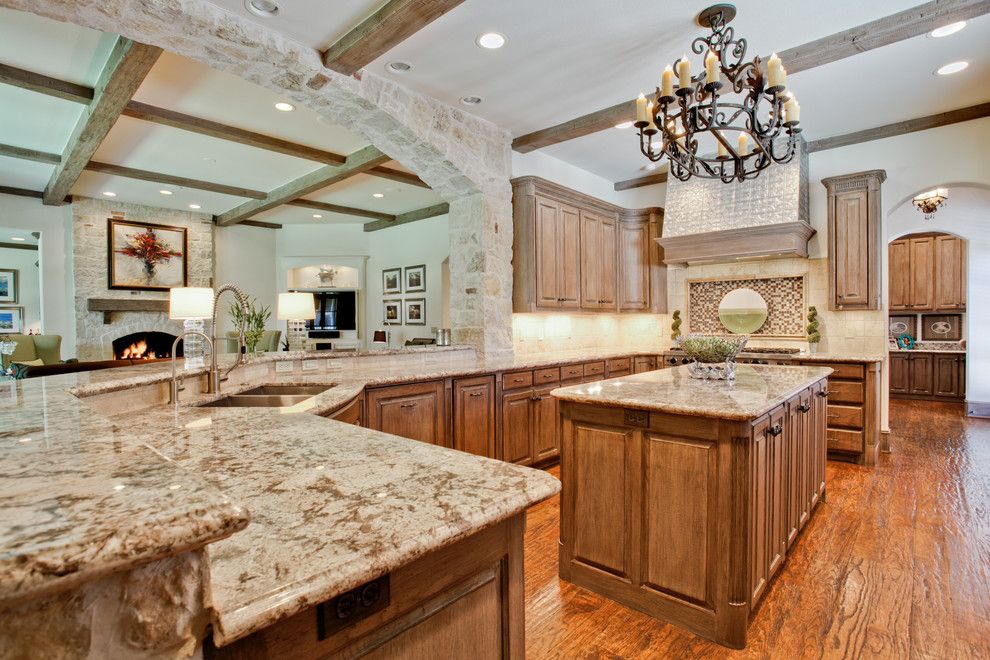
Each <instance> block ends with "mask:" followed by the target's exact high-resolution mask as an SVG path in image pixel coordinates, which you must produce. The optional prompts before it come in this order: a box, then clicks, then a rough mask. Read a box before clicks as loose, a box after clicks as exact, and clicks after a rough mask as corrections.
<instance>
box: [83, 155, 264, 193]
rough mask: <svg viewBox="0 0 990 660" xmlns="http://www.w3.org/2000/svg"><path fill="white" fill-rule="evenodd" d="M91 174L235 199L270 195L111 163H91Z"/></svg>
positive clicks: (87, 168)
mask: <svg viewBox="0 0 990 660" xmlns="http://www.w3.org/2000/svg"><path fill="white" fill-rule="evenodd" d="M84 169H86V170H89V171H91V172H100V173H101V174H109V175H111V176H121V177H124V178H127V179H138V180H139V181H151V182H154V183H164V184H167V185H172V186H181V187H183V188H193V189H195V190H205V191H207V192H215V193H221V194H223V195H232V196H234V197H248V198H250V199H265V197H267V196H268V193H266V192H264V191H263V190H251V189H250V188H240V187H238V186H227V185H224V184H222V183H210V182H209V181H200V180H199V179H187V178H186V177H182V176H172V175H170V174H161V173H158V172H149V171H147V170H138V169H134V168H133V167H123V166H121V165H111V164H110V163H98V162H96V161H90V162H89V163H87V164H86V167H85V168H84Z"/></svg>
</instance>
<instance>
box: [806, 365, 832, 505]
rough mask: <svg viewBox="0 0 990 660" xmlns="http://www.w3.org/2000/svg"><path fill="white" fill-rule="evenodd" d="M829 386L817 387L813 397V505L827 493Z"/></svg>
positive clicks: (811, 430)
mask: <svg viewBox="0 0 990 660" xmlns="http://www.w3.org/2000/svg"><path fill="white" fill-rule="evenodd" d="M827 388H828V384H827V382H826V383H822V384H820V385H817V386H815V388H814V394H813V396H812V397H811V407H812V418H811V428H810V431H809V432H810V433H811V436H812V438H813V442H812V451H814V452H815V465H816V470H815V480H814V486H815V493H814V497H813V499H812V504H815V503H817V502H818V500H819V499H820V498H821V496H822V495H823V494H824V493H825V464H826V461H827V458H828V433H827V431H826V428H827V425H828V399H827V398H826V396H827V395H826V393H825V390H826V389H827Z"/></svg>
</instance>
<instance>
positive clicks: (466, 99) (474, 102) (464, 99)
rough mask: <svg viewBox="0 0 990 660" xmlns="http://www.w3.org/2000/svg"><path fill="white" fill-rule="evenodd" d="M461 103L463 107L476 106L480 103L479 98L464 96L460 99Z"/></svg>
mask: <svg viewBox="0 0 990 660" xmlns="http://www.w3.org/2000/svg"><path fill="white" fill-rule="evenodd" d="M461 103H463V104H464V105H478V104H479V103H481V97H480V96H464V97H462V98H461Z"/></svg>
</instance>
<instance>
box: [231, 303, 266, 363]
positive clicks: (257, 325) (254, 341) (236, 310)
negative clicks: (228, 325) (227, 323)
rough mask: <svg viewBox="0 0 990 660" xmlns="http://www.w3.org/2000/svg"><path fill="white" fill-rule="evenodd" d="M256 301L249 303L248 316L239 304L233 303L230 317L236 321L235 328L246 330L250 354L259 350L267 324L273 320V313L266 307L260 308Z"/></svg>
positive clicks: (246, 341)
mask: <svg viewBox="0 0 990 660" xmlns="http://www.w3.org/2000/svg"><path fill="white" fill-rule="evenodd" d="M256 302H257V300H256V299H254V298H252V299H251V302H250V303H248V308H247V314H246V315H245V314H244V310H242V309H241V306H240V305H238V304H237V303H231V305H230V316H231V318H233V319H234V327H235V328H240V327H242V326H243V328H244V343H245V344H247V350H248V353H254V351H255V349H257V348H258V342H260V341H261V336H262V335H263V334H265V323H267V322H268V319H270V318H271V316H272V312H271V310H270V309H269V308H268V307H267V306H266V307H260V308H259V307H258V305H256V304H255V303H256Z"/></svg>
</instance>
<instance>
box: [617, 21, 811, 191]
mask: <svg viewBox="0 0 990 660" xmlns="http://www.w3.org/2000/svg"><path fill="white" fill-rule="evenodd" d="M735 15H736V9H735V7H733V6H732V5H727V4H720V5H714V6H712V7H709V8H708V9H705V10H704V11H702V12H701V13H700V14H698V24H699V25H701V26H703V27H706V28H710V29H711V34H710V35H708V36H704V37H698V38H696V39H695V40H694V41H693V42H692V44H691V52H693V53H694V54H696V55H701V54H702V53H704V62H703V63H704V72H703V73H700V74H699V75H697V76H692V75H691V63H690V61H688V58H687V56H686V55H685V56H684V57H681V58H680V59H679V60H677V61H676V62H674V63H672V64H671V65H668V66H666V67H665V68H664V70H663V72H662V73H661V75H660V84H659V85H658V86H657V88H656V94H655V96H653V98H649V97H646V96H644V95H642V94H641V95H640V97H639V98H638V99H636V122H635V126H636V128H637V129H638V131H639V146H640V151H641V152H642V153H643V155H644V156H646V157H647V158H648V159H649V160H650V161H652V162H658V161H660V160H662V159H664V158H666V159H667V160H668V161H669V162H670V167H669V174H670V176H674V177H677V179H678V180H680V181H687V180H688V179H690V178H691V177H695V176H698V177H702V178H706V179H720V180H721V181H722V182H724V183H731V182H732V181H745V180H747V179H754V178H756V177H757V176H759V173H760V172H761V171H763V170H765V169H766V168H767V167H770V165H772V164H773V163H787V162H789V161H790V160H791V159H792V158H793V157H794V154H795V153H796V152H797V146H798V142H799V133H800V132H801V129H800V128H799V126H798V124H799V123H800V120H801V106H800V105H799V104H798V102H797V99H796V98H795V97H794V95H793V94H792V93H788V94H787V95H786V96H785V95H784V90H785V88H786V81H787V72H786V71H785V69H784V65H783V62H781V59H780V57H779V56H778V55H777V54H776V53H774V54H773V55H771V56H770V57H769V58H768V60H767V62H766V65H765V66H764V62H763V61H762V60H761V59H760V58H759V57H756V58H753V59H752V60H750V61H745V57H746V40H745V39H741V38H739V39H737V38H736V37H735V32H734V30H733V28H731V27H729V26H728V23H729V22H730V21H731V20H732V19H733V18H734V17H735ZM675 72H676V74H677V78H678V86H677V88H676V89H675V88H674V73H675ZM785 108H786V109H785ZM713 143H714V144H713Z"/></svg>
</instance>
